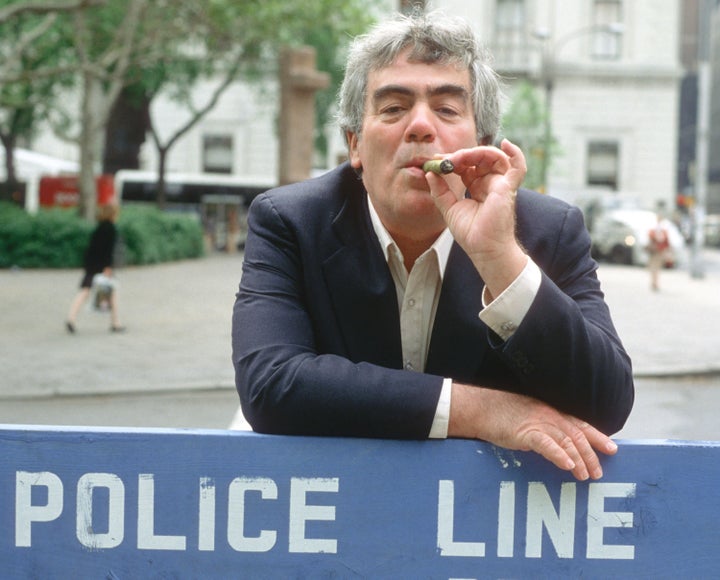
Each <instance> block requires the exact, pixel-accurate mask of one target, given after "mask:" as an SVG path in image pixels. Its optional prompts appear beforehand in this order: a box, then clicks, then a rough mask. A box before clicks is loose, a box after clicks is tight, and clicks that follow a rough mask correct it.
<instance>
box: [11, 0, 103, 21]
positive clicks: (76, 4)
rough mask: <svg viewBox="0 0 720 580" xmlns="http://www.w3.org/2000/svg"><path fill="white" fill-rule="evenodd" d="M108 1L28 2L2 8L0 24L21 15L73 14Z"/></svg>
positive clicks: (38, 0)
mask: <svg viewBox="0 0 720 580" xmlns="http://www.w3.org/2000/svg"><path fill="white" fill-rule="evenodd" d="M106 2H107V0H65V1H56V2H48V1H47V0H34V1H32V0H28V1H27V2H23V3H21V4H10V5H9V6H4V7H2V8H0V23H2V22H6V21H8V20H10V19H12V18H14V17H15V16H18V15H20V14H48V13H50V12H73V11H75V10H83V9H85V8H89V7H91V6H102V5H103V4H105V3H106Z"/></svg>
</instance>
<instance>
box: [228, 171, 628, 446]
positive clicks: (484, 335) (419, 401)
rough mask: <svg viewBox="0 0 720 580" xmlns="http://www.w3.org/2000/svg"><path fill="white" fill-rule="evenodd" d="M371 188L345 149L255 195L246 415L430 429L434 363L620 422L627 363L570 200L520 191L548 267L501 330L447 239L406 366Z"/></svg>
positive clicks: (247, 277) (281, 424) (368, 431)
mask: <svg viewBox="0 0 720 580" xmlns="http://www.w3.org/2000/svg"><path fill="white" fill-rule="evenodd" d="M366 195H367V194H366V192H365V189H364V187H363V185H362V182H361V181H360V179H359V177H358V176H357V175H356V174H355V172H354V171H353V169H352V168H351V167H350V166H349V165H348V164H344V165H341V166H340V167H338V168H336V169H334V170H333V171H330V172H329V173H327V174H325V175H323V176H321V177H319V178H316V179H312V180H309V181H305V182H302V183H296V184H292V185H289V186H284V187H280V188H277V189H274V190H271V191H269V192H266V193H264V194H262V195H260V196H258V197H257V198H256V199H255V200H254V202H253V203H252V205H251V208H250V212H249V218H248V226H249V233H248V238H247V242H246V247H245V258H244V263H243V273H242V279H241V282H240V289H239V292H238V294H237V299H236V302H235V307H234V311H233V329H232V341H233V355H232V356H233V364H234V365H235V373H236V384H237V389H238V392H239V395H240V400H241V404H242V409H243V412H244V413H245V416H246V417H247V419H248V421H249V422H250V424H251V425H252V426H253V428H254V429H255V430H256V431H259V432H264V433H288V434H305V435H334V436H368V437H387V438H425V437H427V435H428V433H429V431H430V426H431V424H432V420H433V417H434V413H435V409H436V406H437V401H438V398H439V395H440V389H441V386H442V381H443V378H444V377H450V378H452V379H453V380H456V381H460V382H464V383H469V384H474V385H479V386H485V387H493V388H498V389H505V390H509V391H514V392H518V393H523V394H526V395H530V396H532V397H536V398H538V399H541V400H543V401H546V402H547V403H549V404H551V405H553V406H554V407H556V408H558V409H560V410H562V411H565V412H568V413H570V414H573V415H575V416H577V417H581V418H583V419H585V420H587V421H589V422H590V423H592V424H593V425H595V426H596V427H598V428H599V429H601V430H603V431H604V432H606V433H612V432H615V431H617V430H619V429H620V428H621V427H622V425H623V424H624V422H625V420H626V418H627V416H628V414H629V412H630V409H631V407H632V403H633V396H634V394H633V393H634V390H633V381H632V370H631V363H630V359H629V357H628V355H627V354H626V352H625V351H624V349H623V346H622V344H621V342H620V339H619V338H618V336H617V334H616V332H615V329H614V327H613V324H612V321H611V318H610V314H609V311H608V308H607V305H606V304H605V302H604V296H603V293H602V291H601V289H600V284H599V282H598V279H597V276H596V268H597V264H596V263H595V261H594V260H593V259H592V258H591V257H590V239H589V236H588V234H587V230H586V229H585V227H584V224H583V219H582V214H581V213H580V211H579V210H578V209H577V208H575V207H573V206H570V205H568V204H566V203H564V202H562V201H560V200H557V199H555V198H552V197H549V196H544V195H541V194H538V193H535V192H530V191H524V190H523V191H520V192H519V193H518V198H517V235H518V239H519V240H520V242H521V243H522V245H523V246H524V248H525V249H526V251H527V252H528V253H529V255H530V256H532V258H533V260H534V261H535V262H536V263H537V264H538V266H539V267H540V268H541V270H542V272H543V275H542V282H541V285H540V289H539V291H538V294H537V296H536V298H535V300H534V301H533V304H532V306H531V307H530V310H529V312H528V313H527V315H526V317H525V319H524V320H523V322H522V324H521V325H520V326H519V328H518V329H517V330H516V331H515V334H514V335H513V336H512V338H511V339H510V340H508V341H506V342H503V341H502V340H500V339H499V337H498V336H497V335H496V334H495V333H494V332H493V331H492V330H490V329H489V328H488V327H487V326H486V325H485V324H484V323H483V322H482V321H481V320H480V319H479V318H478V312H479V311H480V310H481V309H482V303H481V294H482V288H483V281H482V279H481V278H480V276H479V274H478V273H477V270H475V268H474V267H473V266H472V264H471V262H470V260H469V259H468V257H467V256H466V254H465V253H464V252H463V251H462V250H461V249H460V247H459V246H458V245H457V244H454V245H453V248H452V250H451V253H450V258H449V260H448V264H447V268H446V270H445V275H444V278H443V284H442V291H441V294H440V299H439V304H438V309H437V314H436V319H435V324H434V326H433V330H432V336H431V341H430V347H429V353H428V361H427V365H426V369H425V372H424V373H418V372H413V371H406V370H403V368H402V363H403V361H402V348H401V339H400V318H399V311H398V304H397V295H396V292H395V287H394V285H393V280H392V276H391V274H390V270H389V268H388V266H387V263H386V262H385V259H384V256H383V252H382V250H381V248H380V244H379V242H378V240H377V237H376V236H375V235H374V232H373V230H372V225H371V221H370V216H369V214H368V209H367V202H366V199H365V196H366Z"/></svg>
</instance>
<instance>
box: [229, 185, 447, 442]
mask: <svg viewBox="0 0 720 580" xmlns="http://www.w3.org/2000/svg"><path fill="white" fill-rule="evenodd" d="M287 214H288V212H287V211H286V212H284V213H282V214H281V212H280V211H278V209H277V207H276V205H275V203H274V202H273V198H272V197H269V196H267V195H261V196H259V197H258V198H256V199H255V200H254V201H253V204H252V206H251V209H250V212H249V216H248V237H247V242H246V246H245V257H244V262H243V273H242V278H241V282H240V287H239V291H238V293H237V296H236V301H235V305H234V309H233V320H232V345H233V354H232V356H233V364H234V367H235V377H236V386H237V390H238V393H239V395H240V402H241V406H242V410H243V413H244V414H245V416H246V418H247V419H248V421H249V423H250V424H251V425H252V427H253V429H254V430H255V431H258V432H262V433H276V434H303V435H333V436H363V437H382V438H412V439H422V438H426V437H427V435H428V433H429V430H430V426H431V424H432V420H433V417H434V413H435V409H436V407H437V401H438V398H439V395H440V390H441V386H442V377H437V376H432V375H429V374H422V373H414V372H410V371H404V370H401V369H391V368H386V367H383V366H379V365H376V364H370V363H368V362H353V361H351V360H349V359H348V358H346V357H344V356H341V354H339V353H337V352H336V353H327V352H323V353H320V352H318V349H317V346H316V345H317V340H316V337H315V326H314V324H313V320H312V319H311V316H310V314H309V310H310V309H309V306H308V304H309V303H310V302H313V304H314V309H315V310H317V308H318V306H317V304H316V302H317V299H316V297H314V296H311V295H310V294H311V293H313V289H314V288H315V287H316V286H315V285H314V283H316V284H322V281H321V280H320V279H319V278H318V279H313V274H312V273H310V272H308V269H311V268H313V267H314V266H313V264H314V262H316V261H317V260H318V256H312V255H310V256H308V255H306V254H307V253H308V249H307V248H305V247H302V248H301V245H303V244H305V243H307V241H306V240H307V238H309V237H312V235H313V234H312V233H308V232H299V231H298V227H297V226H296V225H293V224H292V223H290V222H291V220H290V219H289V218H288V217H287ZM301 236H302V238H303V241H302V243H301V241H300V240H299V237H301ZM318 243H319V242H317V243H316V246H317V244H318ZM316 249H317V247H316ZM311 261H312V262H313V264H310V263H309V262H311ZM313 282H314V283H313ZM324 308H325V309H326V310H325V311H326V312H327V314H328V316H332V306H331V305H330V304H326V305H324Z"/></svg>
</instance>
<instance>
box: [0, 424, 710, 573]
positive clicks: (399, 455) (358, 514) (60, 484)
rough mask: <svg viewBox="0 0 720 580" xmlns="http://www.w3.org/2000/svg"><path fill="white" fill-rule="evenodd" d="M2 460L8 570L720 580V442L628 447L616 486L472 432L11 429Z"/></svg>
mask: <svg viewBox="0 0 720 580" xmlns="http://www.w3.org/2000/svg"><path fill="white" fill-rule="evenodd" d="M0 457H2V462H1V463H0V522H1V525H2V527H3V529H2V531H1V533H0V562H2V574H1V575H2V576H3V577H8V578H141V577H143V578H147V577H176V578H203V579H207V578H230V577H232V578H240V577H242V578H289V577H305V578H499V577H503V578H530V577H532V578H537V577H553V578H558V577H572V578H576V577H583V578H609V577H611V578H674V577H687V578H689V577H693V578H703V577H713V576H716V575H717V571H718V570H719V569H720V556H718V551H717V538H718V537H720V494H718V493H717V482H718V480H719V478H720V443H711V442H673V441H624V442H620V451H619V453H618V455H617V456H615V457H612V458H607V459H605V460H604V462H603V467H604V470H605V476H604V478H603V479H602V480H601V483H602V484H617V485H615V486H614V487H613V486H611V485H602V486H598V484H597V482H594V483H593V482H583V483H577V482H575V481H574V480H573V479H572V478H571V477H570V476H569V475H568V474H565V473H563V472H560V471H558V470H556V469H555V468H553V467H552V466H550V465H549V464H547V463H546V462H544V461H543V460H541V459H539V458H538V457H536V456H535V455H533V454H528V453H517V452H509V451H506V450H502V449H498V448H495V447H493V446H491V445H488V444H485V443H478V442H473V441H459V440H448V441H424V442H401V441H380V440H364V439H331V438H306V437H277V436H261V435H256V434H252V433H239V432H227V431H201V430H188V431H181V430H159V429H142V430H123V429H86V428H51V427H18V426H9V425H8V426H0ZM40 474H44V475H40ZM593 486H596V487H593ZM88 489H92V493H90V492H88ZM503 494H504V495H503ZM598 494H600V496H601V498H600V500H598V499H597V498H598ZM603 494H605V495H603ZM442 498H444V499H442ZM501 498H504V503H503V501H502V500H501ZM593 498H594V499H593ZM60 504H62V505H60ZM593 506H594V507H593ZM598 506H600V507H598ZM598 509H599V510H600V515H598ZM548 514H549V516H548ZM548 517H549V519H548ZM83 518H85V519H83ZM543 518H546V519H543ZM598 522H601V523H600V524H599V523H598ZM602 522H604V523H602ZM598 526H600V527H598ZM538 530H539V531H538ZM593 530H594V531H593ZM598 530H599V531H598ZM588 546H590V550H589V549H588ZM589 554H591V555H589ZM593 554H594V555H593Z"/></svg>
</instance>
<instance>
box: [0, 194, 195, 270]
mask: <svg viewBox="0 0 720 580" xmlns="http://www.w3.org/2000/svg"><path fill="white" fill-rule="evenodd" d="M117 227H118V232H119V234H120V243H119V244H118V248H117V250H118V252H117V256H118V261H119V262H120V263H121V264H127V265H141V264H153V263H158V262H168V261H173V260H182V259H186V258H198V257H200V256H202V255H203V254H204V249H205V248H204V241H203V231H202V225H201V224H200V220H199V219H198V217H197V216H196V215H194V214H188V213H170V212H162V211H160V210H158V209H157V208H155V207H151V206H140V205H126V206H123V207H122V209H121V211H120V217H119V219H118V222H117ZM94 228H95V224H94V223H89V222H87V221H86V220H83V219H81V218H80V217H79V216H78V213H77V211H76V210H74V209H42V210H40V211H39V212H38V213H37V214H35V215H30V214H28V213H27V212H25V211H24V210H23V209H22V208H20V207H19V206H17V205H14V204H11V203H6V202H0V268H10V267H19V268H79V267H82V264H83V255H84V253H85V248H86V247H87V244H88V242H89V240H90V235H91V233H92V231H93V229H94Z"/></svg>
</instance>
